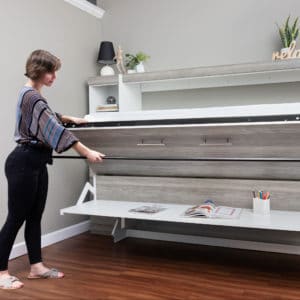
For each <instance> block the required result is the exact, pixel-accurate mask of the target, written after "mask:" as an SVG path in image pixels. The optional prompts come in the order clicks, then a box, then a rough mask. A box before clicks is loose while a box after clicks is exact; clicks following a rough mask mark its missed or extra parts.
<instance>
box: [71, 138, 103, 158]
mask: <svg viewBox="0 0 300 300" xmlns="http://www.w3.org/2000/svg"><path fill="white" fill-rule="evenodd" d="M72 148H73V149H74V150H75V151H76V152H77V153H79V154H80V155H82V156H85V157H86V158H87V159H88V161H89V162H92V163H95V162H102V157H104V156H105V154H103V153H101V152H98V151H94V150H92V149H90V148H88V147H87V146H85V145H84V144H82V143H81V142H79V141H78V142H76V143H75V144H74V145H73V146H72Z"/></svg>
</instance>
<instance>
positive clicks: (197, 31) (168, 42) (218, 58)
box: [100, 0, 300, 109]
mask: <svg viewBox="0 0 300 300" xmlns="http://www.w3.org/2000/svg"><path fill="white" fill-rule="evenodd" d="M100 4H101V5H102V7H103V8H104V9H105V10H106V13H105V15H104V18H103V21H102V28H103V38H104V39H107V40H111V41H113V42H114V45H115V47H117V45H118V44H120V45H121V46H122V47H123V49H124V53H126V52H129V53H136V52H138V51H140V50H142V51H144V52H146V53H147V54H149V55H150V56H151V59H150V60H149V62H148V63H146V69H147V70H148V71H152V70H165V69H177V68H188V67H197V66H210V65H222V64H235V63H243V62H256V61H269V60H271V56H272V52H273V51H277V50H279V49H280V48H281V44H280V39H279V35H278V33H277V27H276V25H275V22H278V23H279V24H281V23H283V22H284V20H285V19H286V17H287V16H288V15H289V14H290V13H291V14H292V19H294V17H296V16H298V15H300V2H299V1H297V0H287V1H284V2H282V1H279V0H244V1H240V0H226V1H222V0H187V1H181V0H153V1H148V0H122V1H119V0H102V1H101V0H100ZM299 47H300V43H299ZM299 94H300V85H299V84H281V85H278V84H274V85H264V86H260V87H258V86H252V87H239V88H232V87H229V88H215V89H202V90H190V91H184V92H164V93H144V95H143V109H167V108H193V107H206V106H212V105H243V104H258V103H279V102H295V101H297V102H298V101H299V96H298V95H299Z"/></svg>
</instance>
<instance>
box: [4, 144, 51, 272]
mask: <svg viewBox="0 0 300 300" xmlns="http://www.w3.org/2000/svg"><path fill="white" fill-rule="evenodd" d="M49 156H50V157H51V153H50V152H49V151H48V150H47V151H45V150H40V149H37V148H33V147H32V146H26V145H22V146H17V147H16V148H15V149H14V150H13V151H12V152H11V153H10V154H9V155H8V157H7V159H6V161H5V175H6V178H7V182H8V215H7V218H6V222H5V224H4V225H3V227H2V229H1V231H0V271H4V270H7V268H8V259H9V256H10V252H11V249H12V247H13V244H14V241H15V238H16V235H17V233H18V231H19V229H20V227H21V226H22V224H23V223H24V221H26V224H25V242H26V247H27V251H28V256H29V261H30V264H34V263H37V262H41V261H42V255H41V218H42V214H43V211H44V208H45V203H46V198H47V191H48V170H47V160H48V159H49Z"/></svg>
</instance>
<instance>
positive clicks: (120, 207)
mask: <svg viewBox="0 0 300 300" xmlns="http://www.w3.org/2000/svg"><path fill="white" fill-rule="evenodd" d="M152 204H157V205H161V206H163V207H166V208H167V209H166V210H163V211H160V212H158V213H154V214H147V213H137V212H129V211H128V210H129V209H132V208H136V207H139V206H143V205H152ZM195 204H196V203H195ZM191 206H192V205H186V204H165V203H149V202H128V201H113V200H91V201H87V202H84V203H82V204H79V205H75V206H71V207H67V208H63V209H61V210H60V213H61V214H64V213H69V214H79V215H90V216H103V217H104V216H105V217H118V218H127V219H141V220H153V221H166V222H180V223H195V224H207V225H220V226H232V227H243V228H257V229H274V230H287V231H300V212H294V211H280V210H271V213H270V215H257V214H254V213H253V211H252V209H243V210H242V213H241V215H240V217H239V218H238V219H215V218H214V219H212V218H211V219H209V218H201V217H186V216H182V213H183V212H184V211H185V210H186V209H187V208H189V207H191Z"/></svg>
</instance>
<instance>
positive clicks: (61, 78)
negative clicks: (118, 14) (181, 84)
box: [0, 0, 101, 242]
mask: <svg viewBox="0 0 300 300" xmlns="http://www.w3.org/2000/svg"><path fill="white" fill-rule="evenodd" d="M0 6H1V9H0V27H1V50H0V53H1V55H0V67H1V73H0V80H1V90H2V96H1V103H2V104H1V110H0V145H1V150H0V224H1V225H2V224H3V223H4V221H5V217H6V213H7V182H6V178H5V175H4V162H5V159H6V157H7V155H8V154H9V152H10V151H11V150H12V149H13V147H14V146H15V143H14V141H13V130H14V124H15V105H16V101H17V95H18V92H19V89H20V88H21V87H22V85H23V84H24V83H25V82H26V77H24V76H23V73H24V66H25V61H26V59H27V57H28V55H29V54H30V52H31V51H33V50H35V49H38V48H41V49H46V50H48V51H50V52H52V53H53V54H55V55H57V56H58V57H60V58H61V60H62V69H61V70H60V71H59V72H57V79H56V81H55V82H54V84H53V86H52V87H51V88H48V87H44V90H42V94H44V96H45V97H46V98H47V99H48V102H49V104H50V106H51V107H52V108H53V109H54V110H56V111H59V112H61V113H64V114H70V115H75V116H83V115H84V114H86V113H87V108H88V107H87V103H88V102H87V97H88V90H87V86H86V83H85V81H86V79H87V77H89V76H93V75H95V74H96V72H97V70H98V66H97V65H96V63H95V62H94V61H95V59H96V55H97V51H98V47H99V42H100V40H101V21H100V20H99V19H97V18H95V17H93V16H91V15H89V14H87V13H85V12H83V11H81V10H79V9H77V8H75V7H73V6H72V5H70V4H68V3H66V2H64V1H62V0H43V1H41V0H26V1H22V0H18V1H6V0H1V1H0ZM66 154H67V153H66ZM69 154H72V151H69ZM48 171H49V181H50V182H49V194H48V199H47V205H46V210H45V213H44V217H43V223H42V231H43V233H48V232H52V231H54V230H57V229H60V228H63V227H66V226H69V225H72V224H75V223H78V222H80V221H82V220H84V219H86V217H80V216H70V215H65V216H60V215H59V209H60V208H63V207H66V206H70V205H74V204H75V201H76V199H77V198H78V196H79V194H80V191H81V189H82V187H83V185H84V183H85V181H86V178H87V167H86V164H85V162H84V161H78V160H76V161H75V160H68V161H67V160H56V161H55V162H54V165H52V166H48ZM25 205H26V203H24V206H25ZM22 240H23V228H22V230H21V231H20V232H19V234H18V237H17V239H16V242H20V241H22Z"/></svg>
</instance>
